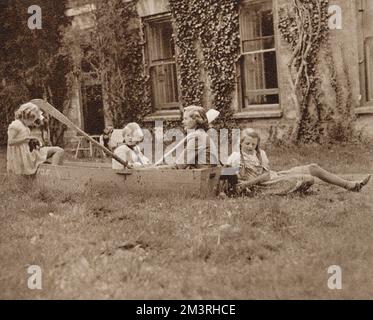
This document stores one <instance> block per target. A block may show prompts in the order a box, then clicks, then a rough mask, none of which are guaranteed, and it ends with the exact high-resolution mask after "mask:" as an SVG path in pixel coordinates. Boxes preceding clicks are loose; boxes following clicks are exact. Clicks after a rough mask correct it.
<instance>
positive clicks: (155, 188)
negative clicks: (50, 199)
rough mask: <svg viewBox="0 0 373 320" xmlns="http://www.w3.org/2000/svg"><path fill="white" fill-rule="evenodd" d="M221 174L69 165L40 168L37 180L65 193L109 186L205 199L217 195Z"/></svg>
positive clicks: (218, 169)
mask: <svg viewBox="0 0 373 320" xmlns="http://www.w3.org/2000/svg"><path fill="white" fill-rule="evenodd" d="M220 174H221V167H214V168H204V169H186V170H175V169H164V168H163V169H162V168H157V169H155V168H154V167H148V168H139V169H131V170H123V171H116V170H113V169H111V165H110V164H109V163H87V162H66V163H65V164H64V165H63V166H52V165H49V164H42V165H40V167H39V169H38V171H37V174H36V181H37V182H38V183H43V184H47V185H48V186H51V187H53V188H57V189H65V190H69V189H75V188H87V187H93V188H94V187H95V186H103V187H105V186H107V187H110V188H113V187H114V188H115V189H117V190H118V191H120V192H123V193H125V192H133V193H142V194H144V193H150V194H159V193H165V194H173V193H177V194H185V195H188V196H197V197H202V198H206V197H213V196H215V195H216V189H217V186H218V183H219V179H220Z"/></svg>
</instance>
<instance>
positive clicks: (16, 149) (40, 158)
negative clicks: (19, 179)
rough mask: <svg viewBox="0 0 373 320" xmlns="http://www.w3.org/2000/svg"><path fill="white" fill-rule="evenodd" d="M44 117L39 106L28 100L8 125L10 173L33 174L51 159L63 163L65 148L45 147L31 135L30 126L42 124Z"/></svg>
mask: <svg viewBox="0 0 373 320" xmlns="http://www.w3.org/2000/svg"><path fill="white" fill-rule="evenodd" d="M42 120H43V117H42V112H41V110H40V109H39V107H38V106H36V105H35V104H33V103H31V102H28V103H25V104H23V105H21V106H20V108H19V109H18V110H17V111H16V113H15V120H14V121H13V122H12V123H11V124H10V125H9V127H8V147H7V171H8V173H14V174H21V175H33V174H35V173H36V171H37V169H38V167H39V165H40V164H41V163H43V162H46V161H49V162H51V163H52V165H62V163H63V155H64V150H63V149H62V148H60V147H43V146H42V143H41V141H40V140H39V139H38V138H37V137H33V136H31V131H30V127H32V126H35V125H40V124H41V123H42Z"/></svg>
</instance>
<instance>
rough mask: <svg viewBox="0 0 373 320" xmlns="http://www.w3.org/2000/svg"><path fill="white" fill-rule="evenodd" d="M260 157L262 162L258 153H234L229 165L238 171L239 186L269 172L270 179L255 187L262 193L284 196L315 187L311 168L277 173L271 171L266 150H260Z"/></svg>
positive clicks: (297, 168) (292, 169) (230, 157)
mask: <svg viewBox="0 0 373 320" xmlns="http://www.w3.org/2000/svg"><path fill="white" fill-rule="evenodd" d="M260 157H261V161H260V160H259V159H258V157H257V155H256V153H254V154H247V153H243V152H241V153H240V152H234V153H232V154H231V155H230V156H229V158H228V161H227V165H228V166H231V167H233V168H236V169H237V173H238V184H239V183H240V182H243V181H247V180H250V179H253V178H256V177H258V176H260V175H262V174H264V173H266V172H269V174H270V179H269V180H268V181H266V182H263V183H261V184H258V185H256V186H255V187H254V188H255V189H256V190H258V191H259V192H260V193H265V194H277V195H282V194H290V193H293V192H304V191H306V190H307V189H309V188H310V187H311V186H312V185H313V183H314V178H313V177H312V175H311V173H310V171H309V166H299V167H293V168H291V169H289V170H285V171H278V172H276V171H272V170H270V167H269V160H268V157H267V155H266V153H265V151H264V150H260Z"/></svg>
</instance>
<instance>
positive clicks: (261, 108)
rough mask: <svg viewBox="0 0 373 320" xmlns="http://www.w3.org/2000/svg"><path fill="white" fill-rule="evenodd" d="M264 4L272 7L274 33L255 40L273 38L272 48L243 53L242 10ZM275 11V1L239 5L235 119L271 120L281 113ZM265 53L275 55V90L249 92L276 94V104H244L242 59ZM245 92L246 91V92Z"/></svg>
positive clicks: (254, 0)
mask: <svg viewBox="0 0 373 320" xmlns="http://www.w3.org/2000/svg"><path fill="white" fill-rule="evenodd" d="M265 2H269V3H270V4H271V7H272V16H273V25H274V30H273V31H274V32H273V36H263V37H259V38H254V39H251V40H255V39H265V38H273V40H274V47H273V48H270V49H261V50H255V51H250V52H244V50H243V41H242V36H243V32H244V31H243V22H242V19H243V12H242V11H243V10H247V8H248V7H250V6H253V5H258V4H265ZM276 9H277V3H276V0H244V1H242V2H241V4H240V8H239V32H240V47H239V50H240V52H239V59H238V62H237V65H236V69H237V87H238V109H239V110H238V112H237V113H236V114H235V118H238V119H239V118H272V117H281V116H282V111H281V109H280V103H281V84H280V83H281V81H280V74H279V57H278V50H279V48H278V30H277V28H276V23H277V16H276ZM266 52H275V55H276V76H277V83H278V85H277V88H268V89H257V90H251V91H250V92H256V93H262V92H263V93H264V92H265V93H266V94H267V95H270V94H277V95H278V103H273V104H250V105H246V104H245V95H244V88H245V84H244V75H243V74H242V72H243V69H244V67H243V57H245V56H246V55H253V54H258V53H266ZM246 91H247V90H246Z"/></svg>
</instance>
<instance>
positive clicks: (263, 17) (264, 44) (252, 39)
mask: <svg viewBox="0 0 373 320" xmlns="http://www.w3.org/2000/svg"><path fill="white" fill-rule="evenodd" d="M273 36H274V27H273V14H272V4H271V1H269V2H268V1H266V2H262V3H259V4H256V5H250V6H246V7H244V8H243V9H242V16H241V41H242V49H243V52H249V51H255V50H260V49H268V48H274V37H273Z"/></svg>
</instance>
